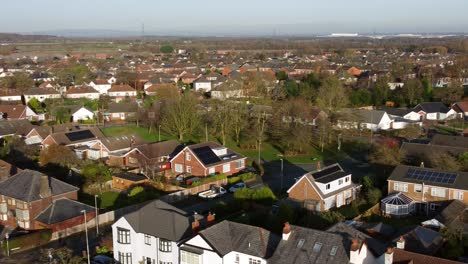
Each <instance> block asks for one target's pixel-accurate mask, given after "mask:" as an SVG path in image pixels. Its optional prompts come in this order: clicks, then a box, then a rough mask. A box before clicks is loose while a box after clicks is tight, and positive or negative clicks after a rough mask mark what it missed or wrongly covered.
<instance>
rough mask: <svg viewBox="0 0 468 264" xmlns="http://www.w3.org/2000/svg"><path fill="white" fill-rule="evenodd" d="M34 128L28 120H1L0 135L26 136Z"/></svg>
mask: <svg viewBox="0 0 468 264" xmlns="http://www.w3.org/2000/svg"><path fill="white" fill-rule="evenodd" d="M33 127H34V126H33V125H32V124H31V122H29V120H27V119H20V120H0V135H12V134H16V135H26V133H29V132H30V131H31V129H32V128H33Z"/></svg>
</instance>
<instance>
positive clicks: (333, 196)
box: [287, 163, 360, 212]
mask: <svg viewBox="0 0 468 264" xmlns="http://www.w3.org/2000/svg"><path fill="white" fill-rule="evenodd" d="M359 188H360V185H357V184H354V183H353V182H352V180H351V174H350V173H347V172H345V171H344V170H343V169H342V168H341V166H340V165H339V164H338V163H336V164H333V165H330V166H328V167H325V168H323V169H319V170H316V171H312V172H309V173H306V174H304V175H303V176H302V177H301V178H299V179H298V180H297V181H296V183H295V184H294V185H293V186H291V188H289V190H288V191H287V193H288V197H289V199H290V200H292V201H294V202H297V203H301V204H302V205H304V207H306V208H308V209H311V210H313V211H318V212H323V211H327V210H329V209H331V208H335V207H341V206H343V205H346V204H349V203H351V202H352V201H353V200H355V199H356V197H357V193H358V191H359Z"/></svg>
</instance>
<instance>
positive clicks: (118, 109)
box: [107, 103, 138, 113]
mask: <svg viewBox="0 0 468 264" xmlns="http://www.w3.org/2000/svg"><path fill="white" fill-rule="evenodd" d="M137 111H138V104H137V103H110V104H109V106H108V107H107V113H135V112H137Z"/></svg>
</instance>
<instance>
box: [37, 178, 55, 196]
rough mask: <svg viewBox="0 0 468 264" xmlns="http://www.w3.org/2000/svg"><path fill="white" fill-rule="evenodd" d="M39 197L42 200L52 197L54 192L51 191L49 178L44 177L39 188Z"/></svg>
mask: <svg viewBox="0 0 468 264" xmlns="http://www.w3.org/2000/svg"><path fill="white" fill-rule="evenodd" d="M39 196H40V197H41V198H46V197H50V196H52V190H51V189H50V184H49V176H47V175H42V176H41V182H40V186H39Z"/></svg>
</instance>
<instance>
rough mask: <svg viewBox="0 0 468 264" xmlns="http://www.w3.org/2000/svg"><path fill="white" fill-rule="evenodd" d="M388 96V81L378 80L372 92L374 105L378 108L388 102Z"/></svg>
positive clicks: (384, 79) (385, 79)
mask: <svg viewBox="0 0 468 264" xmlns="http://www.w3.org/2000/svg"><path fill="white" fill-rule="evenodd" d="M389 95H390V89H389V88H388V79H387V78H379V79H378V80H377V82H376V83H375V86H374V89H373V90H372V98H373V100H374V105H376V106H378V105H382V104H384V103H385V102H386V101H387V100H388V97H389Z"/></svg>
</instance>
